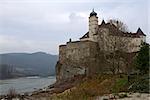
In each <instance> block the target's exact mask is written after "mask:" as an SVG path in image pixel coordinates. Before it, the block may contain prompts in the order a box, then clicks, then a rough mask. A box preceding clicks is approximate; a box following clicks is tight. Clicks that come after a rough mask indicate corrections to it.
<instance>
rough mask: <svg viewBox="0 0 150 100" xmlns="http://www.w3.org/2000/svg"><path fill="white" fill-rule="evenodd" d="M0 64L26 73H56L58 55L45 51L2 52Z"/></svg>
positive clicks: (45, 74) (42, 74)
mask: <svg viewBox="0 0 150 100" xmlns="http://www.w3.org/2000/svg"><path fill="white" fill-rule="evenodd" d="M0 59H1V60H0V65H8V66H12V67H13V70H14V71H15V72H17V73H23V74H25V75H40V76H47V75H55V64H56V62H57V60H58V56H57V55H51V54H47V53H44V52H36V53H7V54H0Z"/></svg>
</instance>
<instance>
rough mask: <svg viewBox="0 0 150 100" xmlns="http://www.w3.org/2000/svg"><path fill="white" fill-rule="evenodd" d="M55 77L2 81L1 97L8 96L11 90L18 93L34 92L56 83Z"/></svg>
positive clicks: (0, 87)
mask: <svg viewBox="0 0 150 100" xmlns="http://www.w3.org/2000/svg"><path fill="white" fill-rule="evenodd" d="M55 81H56V78H55V76H50V77H22V78H17V79H7V80H0V95H3V94H7V93H8V91H9V90H10V89H15V91H16V92H17V93H25V92H29V93H30V92H33V91H35V90H38V89H42V88H44V87H47V86H49V85H50V84H53V83H55Z"/></svg>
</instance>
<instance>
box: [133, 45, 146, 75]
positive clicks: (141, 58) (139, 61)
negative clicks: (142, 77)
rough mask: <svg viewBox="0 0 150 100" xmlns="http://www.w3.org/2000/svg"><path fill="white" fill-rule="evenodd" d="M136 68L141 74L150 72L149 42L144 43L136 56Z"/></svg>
mask: <svg viewBox="0 0 150 100" xmlns="http://www.w3.org/2000/svg"><path fill="white" fill-rule="evenodd" d="M136 68H137V69H138V70H139V71H140V74H146V73H148V72H149V44H147V43H143V44H142V47H141V49H140V51H139V53H138V56H137V58H136Z"/></svg>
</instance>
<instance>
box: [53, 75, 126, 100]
mask: <svg viewBox="0 0 150 100" xmlns="http://www.w3.org/2000/svg"><path fill="white" fill-rule="evenodd" d="M126 84H127V77H126V76H125V75H123V77H121V78H120V76H119V75H113V76H112V75H97V76H93V77H92V78H87V79H85V80H84V81H83V82H82V83H80V84H78V85H77V86H76V87H74V88H72V89H70V91H67V92H64V93H61V94H58V95H53V96H52V100H60V99H61V100H93V98H96V97H97V96H101V95H104V94H110V93H112V92H113V93H118V92H120V91H122V90H123V88H124V86H125V85H126Z"/></svg>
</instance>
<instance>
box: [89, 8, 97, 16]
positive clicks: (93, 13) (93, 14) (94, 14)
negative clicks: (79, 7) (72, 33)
mask: <svg viewBox="0 0 150 100" xmlns="http://www.w3.org/2000/svg"><path fill="white" fill-rule="evenodd" d="M96 15H97V13H96V12H95V11H94V9H93V11H92V12H91V13H90V17H91V16H96Z"/></svg>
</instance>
